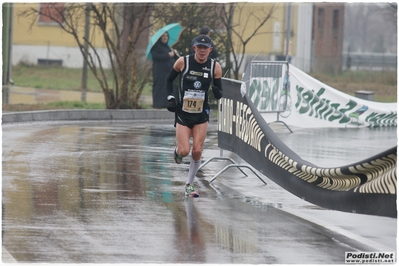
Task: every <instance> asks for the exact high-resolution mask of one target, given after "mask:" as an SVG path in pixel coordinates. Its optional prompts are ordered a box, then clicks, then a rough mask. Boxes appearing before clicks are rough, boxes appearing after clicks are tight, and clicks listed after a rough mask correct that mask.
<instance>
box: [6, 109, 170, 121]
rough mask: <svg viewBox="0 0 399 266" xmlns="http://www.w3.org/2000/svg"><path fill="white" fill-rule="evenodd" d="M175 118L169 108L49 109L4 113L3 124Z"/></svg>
mask: <svg viewBox="0 0 399 266" xmlns="http://www.w3.org/2000/svg"><path fill="white" fill-rule="evenodd" d="M174 118H175V116H174V113H171V112H169V111H167V110H147V109H133V110H131V109H129V110H113V109H112V110H111V109H107V110H50V111H48V110H47V111H32V112H14V113H3V114H2V124H9V123H25V122H39V121H82V120H94V121H95V120H155V119H157V120H173V119H174Z"/></svg>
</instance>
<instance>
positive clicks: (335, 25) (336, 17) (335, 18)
mask: <svg viewBox="0 0 399 266" xmlns="http://www.w3.org/2000/svg"><path fill="white" fill-rule="evenodd" d="M338 25H339V10H338V9H335V10H334V11H333V30H338Z"/></svg>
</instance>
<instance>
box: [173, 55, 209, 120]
mask: <svg viewBox="0 0 399 266" xmlns="http://www.w3.org/2000/svg"><path fill="white" fill-rule="evenodd" d="M214 68H215V60H213V59H211V58H208V60H207V61H206V62H205V63H203V64H200V63H198V62H197V61H196V60H195V59H194V55H187V56H185V57H184V68H183V70H182V72H181V73H180V84H179V87H180V89H179V108H181V109H180V110H182V111H183V112H187V113H190V114H191V113H192V112H193V113H197V112H199V110H202V112H201V113H204V112H207V113H209V109H210V107H209V102H208V90H209V87H210V86H211V83H212V80H213V76H214ZM201 93H202V94H204V99H203V105H202V106H199V103H200V102H196V101H190V100H187V99H188V98H189V99H191V96H194V97H199V96H197V94H201ZM188 94H189V95H191V96H188ZM185 96H186V97H185ZM193 102H194V104H197V105H196V106H192V103H193ZM185 109H186V110H185ZM187 109H190V110H191V111H187ZM194 109H195V110H194Z"/></svg>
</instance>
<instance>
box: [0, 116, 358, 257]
mask: <svg viewBox="0 0 399 266" xmlns="http://www.w3.org/2000/svg"><path fill="white" fill-rule="evenodd" d="M174 132H175V131H174V127H173V125H170V124H162V122H160V123H157V124H143V123H142V122H136V121H133V122H82V123H62V124H56V123H39V124H34V123H32V124H22V125H14V126H3V172H2V174H3V199H2V200H3V202H2V203H3V204H2V208H3V217H2V219H3V246H4V247H5V248H6V249H7V250H8V252H9V253H11V255H12V256H13V257H14V258H15V259H16V260H17V261H18V262H55V263H58V262H60V263H147V262H155V263H251V264H252V263H253V264H263V263H265V264H266V263H267V264H270V263H304V264H306V263H343V254H344V253H345V251H350V250H353V248H351V247H348V246H346V245H343V244H341V243H338V242H336V241H335V240H333V239H331V238H330V237H328V236H327V235H325V234H323V232H322V231H320V228H315V227H312V226H311V225H310V224H307V223H306V222H304V221H301V220H300V219H297V218H294V217H293V216H290V215H288V214H285V213H282V212H280V211H279V210H278V209H275V208H273V207H270V206H267V205H266V206H262V205H258V206H254V205H253V204H248V202H247V201H246V199H243V198H240V197H239V196H234V195H232V194H227V193H224V192H223V191H219V190H218V189H215V188H214V187H212V186H210V185H209V183H208V181H206V180H205V179H206V177H202V178H198V179H197V181H196V182H197V187H198V189H199V191H200V194H201V197H200V198H195V199H192V198H186V197H185V196H184V183H185V179H186V175H187V170H188V165H187V164H183V165H177V164H175V163H174V161H173V159H172V156H171V154H172V150H173V147H174V141H175V137H174V136H175V135H174V134H175V133H174ZM215 143H216V131H215V128H214V126H211V127H210V133H209V134H208V139H207V140H206V144H205V148H206V149H217V147H216V146H215V145H214V144H215ZM186 161H187V162H188V160H186Z"/></svg>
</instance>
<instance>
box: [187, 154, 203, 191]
mask: <svg viewBox="0 0 399 266" xmlns="http://www.w3.org/2000/svg"><path fill="white" fill-rule="evenodd" d="M200 166H201V160H198V161H194V159H193V157H191V161H190V169H189V170H188V178H187V183H188V184H192V183H193V182H194V178H195V175H196V174H197V171H198V168H199V167H200Z"/></svg>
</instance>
